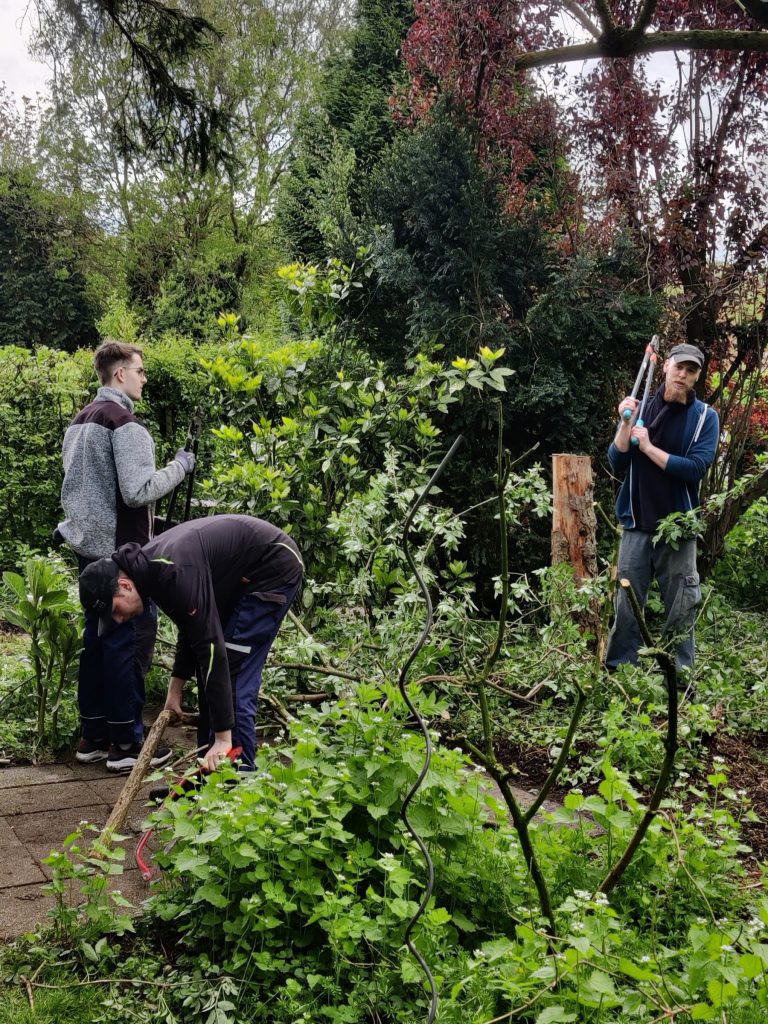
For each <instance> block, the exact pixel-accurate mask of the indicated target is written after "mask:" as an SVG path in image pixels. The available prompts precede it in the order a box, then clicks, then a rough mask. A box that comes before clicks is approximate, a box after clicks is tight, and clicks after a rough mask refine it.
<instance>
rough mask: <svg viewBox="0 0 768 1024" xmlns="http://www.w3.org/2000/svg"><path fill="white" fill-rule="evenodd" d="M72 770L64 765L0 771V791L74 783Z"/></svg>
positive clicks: (25, 766)
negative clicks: (55, 783) (53, 783)
mask: <svg viewBox="0 0 768 1024" xmlns="http://www.w3.org/2000/svg"><path fill="white" fill-rule="evenodd" d="M74 778H75V776H74V774H73V773H72V769H71V768H70V767H69V766H68V765H66V764H42V765H40V764H36V765H23V766H22V767H20V768H2V769H0V790H3V789H16V788H18V787H19V786H25V787H28V786H45V785H49V784H50V783H52V782H72V781H74Z"/></svg>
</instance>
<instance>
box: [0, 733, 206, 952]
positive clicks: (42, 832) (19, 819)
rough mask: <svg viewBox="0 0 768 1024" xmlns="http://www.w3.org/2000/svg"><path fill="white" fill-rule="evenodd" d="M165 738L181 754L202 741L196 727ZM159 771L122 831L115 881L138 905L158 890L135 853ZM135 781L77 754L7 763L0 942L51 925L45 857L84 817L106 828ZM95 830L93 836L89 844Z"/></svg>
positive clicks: (2, 773)
mask: <svg viewBox="0 0 768 1024" xmlns="http://www.w3.org/2000/svg"><path fill="white" fill-rule="evenodd" d="M150 719H151V714H150ZM164 742H165V743H166V744H168V745H169V746H171V747H172V748H173V749H174V751H177V752H182V753H183V752H184V751H189V750H190V749H192V748H194V746H195V730H194V728H193V727H190V726H189V725H187V726H178V727H174V728H170V729H167V730H166V732H165V738H164ZM181 771H182V769H179V771H178V773H176V772H174V777H175V774H181ZM155 774H156V773H153V774H152V775H149V776H147V779H146V781H145V783H144V785H143V786H142V789H141V790H140V792H139V796H138V798H137V799H136V801H135V803H134V804H133V805H132V807H131V808H130V810H129V812H128V815H127V818H126V821H125V824H124V826H123V828H122V830H121V832H122V834H123V835H125V836H127V839H126V840H125V842H124V843H123V844H122V846H123V849H124V850H125V860H124V861H123V864H124V871H123V873H122V874H121V875H116V876H114V877H112V878H111V879H110V883H109V884H110V889H119V890H120V892H121V893H122V894H123V895H124V896H125V898H126V899H127V900H129V901H130V903H131V904H133V906H135V907H140V906H141V904H142V903H143V901H144V900H145V899H146V898H147V896H148V895H149V893H150V888H149V885H148V884H147V883H146V882H145V881H144V880H143V879H142V877H141V874H140V872H139V871H138V869H137V868H136V862H135V851H136V841H137V837H138V836H139V835H140V833H141V832H142V831H143V827H144V824H145V821H146V818H147V815H148V814H149V813H150V811H151V810H152V808H151V807H150V806H148V804H147V795H148V791H149V789H151V787H152V786H153V785H157V782H156V781H155ZM127 779H128V775H127V774H125V775H122V774H114V773H109V772H107V770H106V766H105V764H104V762H103V761H101V762H95V763H93V764H87V765H86V764H80V763H79V762H78V761H77V760H76V759H75V757H74V755H71V756H70V757H69V758H68V759H67V760H66V762H64V763H61V764H45V765H29V766H19V767H9V768H5V767H0V942H8V941H12V939H13V938H15V937H16V936H18V935H22V934H25V933H26V932H29V931H32V930H33V929H34V928H36V927H37V926H38V925H44V924H45V923H46V915H47V913H48V911H50V910H51V909H53V907H54V906H55V900H54V897H53V896H52V895H49V894H47V893H44V892H43V891H42V890H43V886H44V885H45V883H46V881H49V880H50V877H51V871H50V869H49V868H48V867H47V866H46V865H45V864H43V861H44V860H45V859H46V858H47V857H48V855H49V854H50V852H51V851H52V850H61V849H62V848H63V845H64V839H65V838H66V837H67V836H68V835H69V834H70V833H71V832H74V831H75V830H76V829H77V828H78V826H79V825H80V822H81V821H88V822H91V823H92V824H94V825H97V826H99V828H101V827H103V825H104V824H105V823H106V820H107V818H108V817H109V814H110V813H111V811H112V808H113V807H114V805H115V802H116V801H117V798H118V796H119V795H120V793H121V792H122V789H123V786H124V785H125V783H126V781H127ZM95 835H96V833H95V832H94V833H91V832H88V833H86V839H85V841H86V842H90V841H91V840H92V838H95ZM75 899H77V897H75Z"/></svg>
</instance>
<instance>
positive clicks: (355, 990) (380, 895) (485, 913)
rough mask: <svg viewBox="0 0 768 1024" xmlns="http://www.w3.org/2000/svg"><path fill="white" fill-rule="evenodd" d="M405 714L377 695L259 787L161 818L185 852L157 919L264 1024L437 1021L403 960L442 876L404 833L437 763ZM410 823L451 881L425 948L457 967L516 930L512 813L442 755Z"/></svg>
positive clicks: (299, 736)
mask: <svg viewBox="0 0 768 1024" xmlns="http://www.w3.org/2000/svg"><path fill="white" fill-rule="evenodd" d="M382 698H384V699H385V700H386V706H387V708H388V710H383V709H382V707H381V704H380V702H381V700H382ZM422 704H423V710H424V711H425V712H426V713H428V714H429V713H434V712H435V711H436V710H438V709H437V707H436V706H435V705H434V703H433V702H431V701H430V700H429V699H427V698H425V699H424V700H423V701H422ZM405 713H406V709H405V707H404V706H403V705H402V704H401V702H400V700H399V697H398V695H397V693H396V692H395V691H394V690H393V689H392V688H390V687H386V688H385V689H384V691H383V692H382V691H379V690H377V689H375V688H373V687H370V686H361V687H360V688H359V690H358V693H357V695H356V698H353V699H349V700H345V701H343V702H341V703H340V704H339V705H337V706H336V707H334V708H329V709H327V710H325V711H324V712H323V713H321V714H317V713H307V714H305V715H304V716H303V717H302V719H301V721H300V722H299V723H298V724H297V725H296V726H295V727H294V729H293V739H294V744H293V745H292V746H291V747H288V748H283V749H282V750H279V751H272V750H268V749H262V750H261V752H260V755H259V759H258V764H257V771H256V773H255V774H254V775H253V776H246V777H245V778H243V779H241V781H240V782H239V784H238V785H237V786H235V787H234V788H229V787H228V786H212V785H208V786H205V787H204V788H203V789H202V791H201V792H200V794H199V795H198V796H196V797H194V798H193V799H192V800H191V801H190V800H189V799H182V800H178V801H176V802H174V803H172V804H171V805H169V806H167V807H166V808H165V809H163V810H162V811H161V812H160V813H159V815H158V818H159V821H160V822H161V823H162V825H163V826H164V828H165V829H166V830H167V831H168V833H169V834H171V835H173V836H174V837H175V841H174V843H173V845H172V848H170V849H169V850H168V851H167V852H165V853H163V854H158V855H157V857H156V859H157V861H158V863H161V864H162V865H163V866H164V868H165V873H166V878H167V879H168V880H170V881H171V882H172V883H173V884H171V885H170V887H168V888H167V889H166V890H165V891H164V892H160V893H158V894H157V895H155V897H154V898H153V899H152V901H151V908H152V913H153V914H155V915H157V916H158V917H159V918H161V919H162V920H164V921H166V922H168V923H169V925H170V926H172V928H173V929H174V931H176V932H177V933H178V935H179V938H180V943H181V946H182V948H183V949H185V950H186V951H187V953H186V955H188V956H194V957H195V958H196V959H198V961H201V960H204V961H205V963H206V964H207V965H208V966H209V967H211V968H213V967H214V966H215V968H216V969H217V970H222V971H224V972H225V973H228V974H231V975H233V976H235V977H236V978H238V979H239V981H240V982H241V984H243V986H244V990H241V1003H240V1006H241V1012H244V1011H245V1008H246V1005H247V1007H248V1012H249V1013H251V1014H252V1017H251V1019H253V1020H271V1021H278V1020H279V1021H289V1020H294V1019H295V1016H293V1015H295V1014H296V1013H297V1012H299V1006H300V1004H301V1003H302V1002H303V1003H304V1004H306V1005H307V1006H311V1007H312V1008H313V1009H312V1013H313V1019H323V1020H325V1019H328V1020H334V1021H357V1020H360V1019H362V1018H363V1016H364V1015H365V1013H366V1007H368V1006H373V1007H376V1008H377V1012H384V1009H385V1008H386V1012H388V1013H393V1014H394V1015H395V1019H403V1020H406V1019H411V1014H412V1013H413V1012H414V1011H415V1009H416V1008H417V1007H419V1006H423V1005H424V999H425V997H424V993H423V986H422V979H421V975H420V972H419V971H418V969H417V967H416V965H415V963H413V962H412V961H411V960H410V958H409V957H408V956H406V955H404V953H403V951H402V950H401V946H402V944H403V934H404V929H405V927H406V924H407V923H408V921H409V919H410V918H411V917H412V916H413V914H414V913H415V911H416V907H417V904H418V901H419V900H420V899H421V897H422V894H423V891H424V886H425V870H426V869H425V866H424V864H423V862H422V859H421V855H420V853H419V851H418V849H417V848H416V846H415V844H414V843H413V840H412V839H411V838H410V836H409V835H408V833H407V832H406V831H405V828H404V826H403V824H402V822H401V821H400V820H399V818H398V812H399V810H400V807H401V805H402V801H403V798H404V795H405V793H406V792H407V790H408V789H409V788H410V786H411V785H412V784H413V783H414V781H415V779H416V777H417V775H418V772H419V769H420V767H421V764H422V761H423V757H424V754H423V740H422V739H421V737H420V736H418V735H416V734H414V733H413V732H411V731H409V730H408V729H404V724H405V721H404V715H405ZM190 810H194V814H193V815H192V816H191V817H190V815H189V812H190ZM409 818H410V820H411V821H412V823H413V825H414V827H415V828H416V829H417V831H418V832H419V833H420V834H421V836H422V837H424V838H425V839H426V841H427V842H429V844H430V847H431V853H432V857H433V859H434V860H435V862H436V865H437V886H436V890H435V895H434V898H433V900H432V901H431V902H430V905H429V909H428V910H427V913H426V916H425V918H424V923H423V924H422V925H421V926H420V927H419V929H418V931H417V936H418V937H417V942H418V945H419V948H420V949H422V950H423V951H425V952H427V951H428V955H429V956H431V957H434V956H437V957H438V958H442V956H443V955H445V953H446V952H447V950H448V949H449V947H450V946H451V945H453V944H455V943H456V942H457V941H458V942H459V944H460V945H461V944H462V943H464V942H467V943H470V942H471V943H476V942H477V941H478V939H479V938H482V936H483V935H485V936H490V935H491V934H495V933H497V932H498V931H502V932H503V931H505V930H507V929H509V927H510V922H511V919H512V914H513V913H514V903H513V901H512V900H511V896H510V887H509V883H510V880H511V879H513V878H515V877H516V878H517V884H518V885H519V884H521V882H522V878H521V872H522V873H523V874H524V866H523V865H522V864H521V863H519V862H518V864H517V867H516V868H515V867H514V866H513V864H512V863H511V862H509V860H508V853H509V837H508V835H507V834H506V833H505V832H504V831H497V830H494V829H490V830H489V829H488V828H487V827H486V826H487V824H488V823H489V822H492V823H497V824H498V823H499V822H500V820H501V819H500V818H499V808H498V805H497V804H496V801H495V800H494V799H493V798H492V797H490V796H488V795H487V794H484V792H483V787H482V785H481V782H480V779H479V778H478V776H477V775H476V774H475V773H473V772H471V771H469V770H468V769H467V766H466V762H465V760H464V758H463V757H462V756H461V755H460V754H459V753H458V752H452V751H448V750H445V749H438V750H436V751H435V753H434V756H433V759H432V764H431V767H430V770H429V772H428V774H427V777H426V779H425V782H424V784H423V786H422V788H421V790H420V791H419V795H418V797H417V798H416V800H415V801H414V803H413V804H412V805H411V807H410V808H409ZM510 870H511V874H510ZM470 908H471V909H472V912H473V916H474V920H475V923H473V922H472V921H470V919H469V917H468V916H467V915H468V912H470ZM480 921H482V924H480V923H479V922H480ZM453 955H455V954H453ZM245 991H247V992H248V995H247V997H246V996H245ZM244 999H246V1000H247V1003H246V1002H244V1001H243V1000H244ZM262 1004H263V1006H262ZM260 1007H261V1008H260ZM300 1019H303V1018H300Z"/></svg>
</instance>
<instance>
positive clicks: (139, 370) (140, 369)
mask: <svg viewBox="0 0 768 1024" xmlns="http://www.w3.org/2000/svg"><path fill="white" fill-rule="evenodd" d="M125 369H126V370H133V372H134V373H137V374H138V375H139V377H142V378H143V379H144V380H146V379H147V371H146V370H145V369H144V367H143V366H126V367H125Z"/></svg>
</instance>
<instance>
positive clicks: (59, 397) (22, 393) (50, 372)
mask: <svg viewBox="0 0 768 1024" xmlns="http://www.w3.org/2000/svg"><path fill="white" fill-rule="evenodd" d="M92 378H93V368H92V366H91V363H90V355H89V354H88V353H86V352H84V351H83V352H77V353H75V354H74V355H67V354H66V353H64V352H56V351H54V350H52V349H46V348H40V349H38V350H37V351H35V352H30V351H28V350H27V349H21V348H2V349H0V480H2V481H3V486H2V487H1V488H0V567H4V568H12V567H13V566H14V565H15V564H16V559H17V553H18V552H19V551H20V550H22V549H23V548H24V547H25V546H28V547H32V548H38V549H43V550H45V549H46V548H47V547H48V546H49V544H50V542H51V531H52V530H53V528H54V526H55V525H56V523H57V522H58V521H59V518H60V507H59V494H60V491H61V481H62V478H63V469H62V465H61V442H62V439H63V437H64V431H65V430H66V428H67V425H68V423H69V421H70V420H71V418H72V416H73V415H74V414H75V413H76V412H77V410H78V409H79V408H80V407H81V406H82V405H83V404H84V403H85V401H86V399H87V396H88V391H89V385H90V381H91V379H92Z"/></svg>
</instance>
